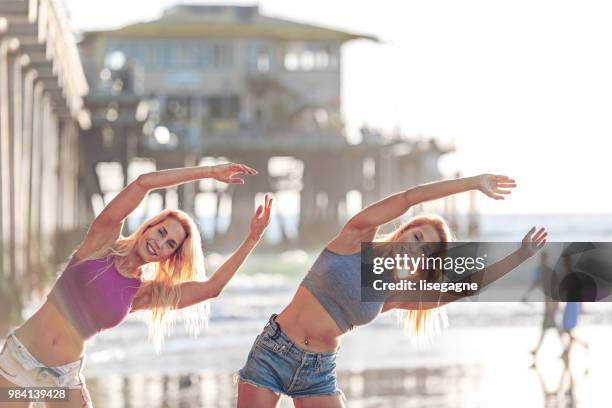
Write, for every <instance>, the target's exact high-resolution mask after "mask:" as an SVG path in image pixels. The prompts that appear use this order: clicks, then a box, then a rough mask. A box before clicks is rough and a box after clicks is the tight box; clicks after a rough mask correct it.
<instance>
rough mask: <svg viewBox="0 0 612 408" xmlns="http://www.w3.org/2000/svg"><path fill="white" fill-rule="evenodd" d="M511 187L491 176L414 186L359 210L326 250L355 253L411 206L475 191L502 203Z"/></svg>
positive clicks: (502, 178) (508, 182) (510, 183)
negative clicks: (380, 227)
mask: <svg viewBox="0 0 612 408" xmlns="http://www.w3.org/2000/svg"><path fill="white" fill-rule="evenodd" d="M514 187H516V182H515V181H514V180H513V179H511V178H509V177H507V176H501V175H494V174H481V175H479V176H474V177H464V178H458V179H455V180H445V181H437V182H433V183H428V184H421V185H418V186H416V187H413V188H411V189H408V190H406V191H403V192H401V193H397V194H393V195H391V196H389V197H387V198H385V199H383V200H380V201H378V202H376V203H374V204H372V205H370V206H368V207H367V208H365V209H363V210H361V211H360V212H359V213H357V214H356V215H355V216H353V217H352V218H351V219H350V220H349V221H348V222H347V223H346V225H345V226H344V228H343V229H342V231H341V232H340V234H338V236H337V237H336V238H335V239H334V241H332V242H331V243H330V249H332V248H333V249H336V250H338V251H341V252H342V251H347V252H351V250H352V249H353V250H358V248H359V245H360V243H361V242H366V241H372V240H373V239H374V237H375V236H376V233H377V231H378V227H379V226H381V225H383V224H386V223H387V222H390V221H393V220H394V219H396V218H398V217H400V216H401V215H402V214H404V213H405V212H406V211H408V209H409V208H410V207H412V206H413V205H416V204H419V203H422V202H426V201H431V200H436V199H438V198H442V197H447V196H450V195H453V194H457V193H462V192H464V191H470V190H479V191H481V192H482V193H484V194H486V195H487V196H489V197H491V198H493V199H495V200H503V199H504V195H505V194H510V192H511V191H510V190H509V189H510V188H514Z"/></svg>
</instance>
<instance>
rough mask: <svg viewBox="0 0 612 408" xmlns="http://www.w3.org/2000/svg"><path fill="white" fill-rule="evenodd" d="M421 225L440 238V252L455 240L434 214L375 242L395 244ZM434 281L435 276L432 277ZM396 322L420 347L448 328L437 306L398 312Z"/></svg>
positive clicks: (441, 309)
mask: <svg viewBox="0 0 612 408" xmlns="http://www.w3.org/2000/svg"><path fill="white" fill-rule="evenodd" d="M421 225H430V226H432V227H433V228H434V229H435V231H436V233H437V234H438V236H439V237H440V247H439V250H440V251H444V250H445V249H446V247H447V244H448V243H449V242H452V241H454V240H455V238H454V236H453V233H452V231H451V230H450V228H449V226H448V224H447V223H446V221H445V220H444V218H442V217H440V216H439V215H436V214H422V215H417V216H415V217H413V218H411V219H410V220H408V221H407V222H405V223H404V224H402V225H400V226H399V228H397V229H396V230H395V231H393V232H391V233H389V234H387V235H385V236H384V237H382V238H381V239H379V240H377V242H396V241H399V239H400V237H401V236H402V234H403V233H404V232H405V231H406V230H408V229H410V228H414V227H418V226H421ZM427 273H433V274H438V273H440V272H439V271H427ZM431 278H433V279H434V280H435V279H436V278H437V276H432V277H430V279H431ZM398 312H399V313H398V321H399V322H400V323H401V324H402V326H403V328H404V330H405V331H406V332H407V333H408V334H409V335H410V338H411V340H413V343H414V344H417V345H422V344H424V343H429V342H431V339H432V338H433V336H435V335H436V334H439V333H440V331H441V329H442V328H445V327H446V326H448V316H447V315H446V310H444V306H440V305H438V306H437V307H435V308H430V309H417V310H398Z"/></svg>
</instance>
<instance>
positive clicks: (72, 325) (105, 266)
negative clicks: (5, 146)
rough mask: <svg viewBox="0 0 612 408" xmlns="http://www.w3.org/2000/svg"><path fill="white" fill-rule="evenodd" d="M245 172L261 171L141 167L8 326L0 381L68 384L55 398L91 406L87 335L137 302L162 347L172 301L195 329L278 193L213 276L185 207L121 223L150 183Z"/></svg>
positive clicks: (234, 179) (255, 238) (228, 177)
mask: <svg viewBox="0 0 612 408" xmlns="http://www.w3.org/2000/svg"><path fill="white" fill-rule="evenodd" d="M241 174H242V175H255V174H257V172H256V171H255V170H253V169H251V168H250V167H248V166H245V165H242V164H235V163H228V164H221V165H217V166H202V167H189V168H181V169H170V170H163V171H157V172H153V173H148V174H143V175H141V176H139V177H138V178H137V179H136V180H135V181H134V182H132V183H131V184H130V185H128V186H127V187H126V188H125V189H124V190H123V191H121V192H120V193H119V194H118V195H117V196H116V197H115V198H114V199H113V200H112V201H111V202H110V203H109V204H108V205H107V206H106V207H105V208H104V210H103V211H102V212H101V213H100V215H98V217H97V218H96V219H95V220H94V222H93V223H92V225H91V227H90V228H89V231H88V233H87V235H86V237H85V239H84V240H83V242H82V243H81V245H80V246H79V247H78V249H77V250H76V252H75V253H74V254H73V256H72V257H71V259H70V262H69V263H68V266H67V267H66V269H65V270H64V272H63V273H62V275H61V276H60V278H59V279H58V280H57V282H56V284H55V286H54V287H53V289H52V291H51V293H50V294H49V296H48V298H47V301H46V302H45V303H44V304H43V305H42V307H41V308H40V309H39V310H38V311H37V312H36V313H35V314H34V315H33V316H32V317H31V318H30V319H28V320H27V321H26V322H25V323H24V324H23V325H22V326H21V327H19V328H18V329H17V330H15V331H14V332H13V333H11V334H10V335H9V337H8V339H7V341H6V343H5V345H4V348H3V349H2V352H1V353H0V388H1V387H15V386H18V387H35V386H36V387H39V386H46V387H67V388H68V389H69V400H68V401H67V402H64V403H60V404H57V405H56V404H55V403H54V404H53V406H62V407H83V406H85V407H90V406H91V401H90V398H89V393H88V392H87V389H86V387H85V381H84V379H83V376H82V374H81V370H82V365H83V355H84V352H85V344H86V340H87V339H89V338H91V337H92V336H94V335H95V334H97V333H99V332H100V331H102V330H104V329H108V328H111V327H114V326H116V325H118V324H119V323H120V322H121V321H122V320H123V319H125V317H126V316H127V314H129V313H130V312H133V311H135V310H139V309H151V311H152V318H151V323H150V326H149V327H150V335H151V337H152V338H153V340H154V341H155V344H156V345H157V346H159V345H160V343H161V340H162V339H163V336H164V334H165V328H166V325H167V323H168V317H169V316H168V314H167V312H168V311H169V310H171V309H183V316H184V319H185V323H186V324H187V327H188V329H190V331H192V332H194V333H197V332H198V330H199V328H200V327H201V325H202V324H203V323H204V322H203V320H204V319H206V317H207V313H206V310H205V307H203V305H204V306H205V305H207V303H208V302H204V301H205V300H207V299H211V298H214V297H216V296H218V295H219V294H220V293H221V291H222V290H223V288H224V287H225V285H226V284H227V283H228V282H229V280H230V279H231V278H232V277H233V276H234V274H235V273H236V272H237V271H238V269H239V268H240V266H241V265H242V263H243V262H244V261H245V260H246V258H247V257H248V256H249V254H250V253H251V251H252V250H253V248H254V247H255V246H256V245H257V243H258V242H259V240H260V238H261V236H262V235H263V233H264V231H265V229H266V227H267V225H268V223H269V221H270V211H271V207H272V199H271V198H270V197H269V196H267V195H266V198H265V203H264V204H262V205H260V206H259V207H258V208H257V211H256V212H255V214H254V215H253V217H252V219H251V224H250V229H249V232H248V234H247V236H246V238H245V239H244V241H243V242H242V244H241V245H240V246H239V247H238V249H236V251H235V252H234V253H233V254H232V255H231V256H230V257H229V258H228V259H227V260H226V262H225V263H224V264H223V265H222V266H221V267H220V268H219V269H218V270H217V271H216V272H215V273H214V274H213V275H212V276H211V277H210V278H209V279H208V280H205V275H204V257H203V253H202V246H201V239H200V234H199V232H198V229H197V227H196V225H195V223H194V222H193V220H192V219H191V218H190V217H189V216H188V215H187V214H186V213H184V212H182V211H179V210H169V209H166V210H164V211H162V212H161V213H160V214H159V215H157V216H156V217H153V218H151V219H150V220H148V221H146V222H145V223H144V224H142V225H141V226H140V227H139V228H138V229H137V230H136V232H134V233H133V234H132V235H130V236H128V237H122V236H121V230H122V228H123V222H124V220H125V219H126V218H127V217H128V215H129V214H130V213H131V212H132V211H133V210H134V209H136V207H137V206H138V205H139V204H140V203H141V202H142V201H143V199H144V198H145V196H146V195H147V193H149V192H150V191H152V190H155V189H160V188H167V187H171V186H176V185H180V184H184V183H187V182H190V181H196V180H200V179H203V178H213V179H216V180H218V181H221V182H224V183H229V184H243V183H244V180H243V179H241V178H240V177H239V176H240V175H241ZM189 306H191V307H189ZM185 308H186V309H185ZM2 406H5V405H2ZM6 406H10V407H27V406H29V404H28V403H16V404H12V405H6Z"/></svg>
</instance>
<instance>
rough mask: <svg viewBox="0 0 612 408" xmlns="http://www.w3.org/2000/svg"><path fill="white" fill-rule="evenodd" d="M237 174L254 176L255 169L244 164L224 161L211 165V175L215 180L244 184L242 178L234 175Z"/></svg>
mask: <svg viewBox="0 0 612 408" xmlns="http://www.w3.org/2000/svg"><path fill="white" fill-rule="evenodd" d="M238 174H247V175H249V176H254V175H255V174H257V170H255V169H252V168H250V167H249V166H247V165H245V164H238V163H224V164H218V165H216V166H212V177H213V178H214V179H215V180H218V181H221V182H223V183H227V184H244V180H243V179H241V178H240V177H236V176H237V175H238Z"/></svg>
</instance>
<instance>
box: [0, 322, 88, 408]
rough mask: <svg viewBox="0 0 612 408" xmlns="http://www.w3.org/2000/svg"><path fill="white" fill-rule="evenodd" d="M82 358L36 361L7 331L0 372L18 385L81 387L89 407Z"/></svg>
mask: <svg viewBox="0 0 612 408" xmlns="http://www.w3.org/2000/svg"><path fill="white" fill-rule="evenodd" d="M83 362H84V359H83V358H81V359H79V360H77V361H73V362H72V363H68V364H64V365H61V366H52V367H49V366H46V365H44V364H43V363H41V362H39V361H38V360H37V359H36V358H35V357H34V356H33V355H32V354H31V353H30V351H29V350H28V349H27V348H26V346H25V345H24V344H23V343H22V342H21V341H19V339H18V338H17V336H15V333H14V332H11V333H10V334H9V335H8V337H7V339H6V342H5V343H4V346H3V348H2V351H0V375H1V376H2V377H4V378H5V379H7V380H8V381H10V382H11V383H13V384H15V385H16V386H18V387H66V388H68V389H78V390H81V395H82V397H83V400H84V402H85V406H87V407H91V400H90V397H89V392H88V391H87V388H86V387H85V380H84V378H83V374H82V373H81V370H82V368H83Z"/></svg>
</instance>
